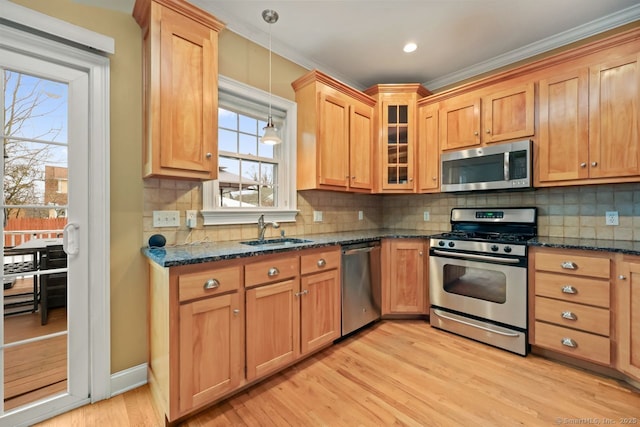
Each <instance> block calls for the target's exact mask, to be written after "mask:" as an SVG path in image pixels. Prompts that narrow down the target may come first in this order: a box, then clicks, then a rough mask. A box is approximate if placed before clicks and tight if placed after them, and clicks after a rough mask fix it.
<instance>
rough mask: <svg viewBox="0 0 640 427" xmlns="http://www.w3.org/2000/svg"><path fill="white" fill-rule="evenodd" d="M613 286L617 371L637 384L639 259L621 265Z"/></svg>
mask: <svg viewBox="0 0 640 427" xmlns="http://www.w3.org/2000/svg"><path fill="white" fill-rule="evenodd" d="M619 265H620V266H621V270H620V276H619V277H618V286H616V304H617V310H616V326H617V333H618V352H617V354H618V362H617V364H618V369H620V370H621V371H622V372H624V373H626V374H628V375H630V376H632V377H634V378H635V379H636V380H640V259H638V260H637V261H633V262H623V263H620V264H619Z"/></svg>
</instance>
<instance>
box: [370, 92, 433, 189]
mask: <svg viewBox="0 0 640 427" xmlns="http://www.w3.org/2000/svg"><path fill="white" fill-rule="evenodd" d="M365 93H366V94H368V95H371V96H372V97H373V98H374V99H375V100H376V101H377V103H378V106H377V109H376V134H377V149H376V172H377V174H378V179H377V181H378V183H377V186H376V190H378V191H379V192H382V193H413V192H415V191H416V187H417V186H416V181H417V176H416V173H415V171H416V159H415V156H416V154H417V148H416V147H417V142H418V140H417V101H418V99H421V98H423V97H425V96H427V95H429V94H430V92H429V91H428V90H426V89H425V88H424V87H423V86H422V85H420V84H418V83H410V84H380V85H376V86H372V87H370V88H369V89H367V90H365Z"/></svg>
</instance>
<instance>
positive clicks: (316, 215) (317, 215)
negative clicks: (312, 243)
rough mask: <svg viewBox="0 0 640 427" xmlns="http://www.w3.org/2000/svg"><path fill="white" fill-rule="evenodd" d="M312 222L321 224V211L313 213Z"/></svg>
mask: <svg viewBox="0 0 640 427" xmlns="http://www.w3.org/2000/svg"><path fill="white" fill-rule="evenodd" d="M313 222H322V211H313Z"/></svg>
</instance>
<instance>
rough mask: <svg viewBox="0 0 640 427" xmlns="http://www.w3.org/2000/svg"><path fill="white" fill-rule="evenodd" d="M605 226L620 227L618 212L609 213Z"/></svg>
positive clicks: (607, 213)
mask: <svg viewBox="0 0 640 427" xmlns="http://www.w3.org/2000/svg"><path fill="white" fill-rule="evenodd" d="M604 218H605V224H607V225H618V224H620V222H619V221H618V211H607V212H605V215H604Z"/></svg>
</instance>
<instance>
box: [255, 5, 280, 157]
mask: <svg viewBox="0 0 640 427" xmlns="http://www.w3.org/2000/svg"><path fill="white" fill-rule="evenodd" d="M262 19H264V21H265V22H266V23H267V24H269V119H268V120H267V125H266V126H265V127H264V128H262V130H264V135H262V138H260V142H262V143H263V144H267V145H276V144H280V143H281V142H282V140H281V139H280V137H279V136H278V134H277V132H276V130H277V129H276V127H275V126H274V125H273V118H272V117H271V24H275V23H276V22H278V12H276V11H275V10H271V9H265V10H263V11H262Z"/></svg>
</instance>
